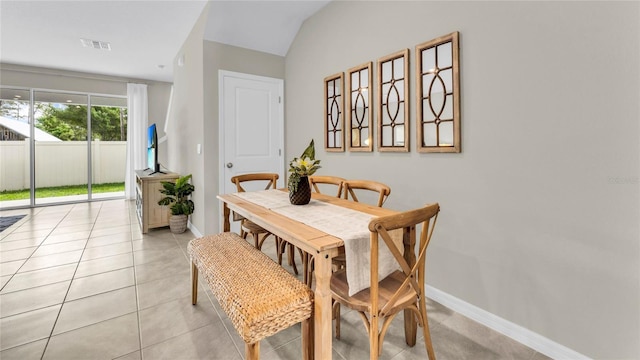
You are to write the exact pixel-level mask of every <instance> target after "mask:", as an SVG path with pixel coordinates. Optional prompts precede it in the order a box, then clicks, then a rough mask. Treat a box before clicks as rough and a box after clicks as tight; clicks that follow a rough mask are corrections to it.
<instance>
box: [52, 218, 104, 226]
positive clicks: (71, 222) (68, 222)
mask: <svg viewBox="0 0 640 360" xmlns="http://www.w3.org/2000/svg"><path fill="white" fill-rule="evenodd" d="M95 221H96V219H95V218H94V217H92V216H80V217H73V218H69V217H67V218H65V219H64V220H62V221H61V222H60V225H58V226H61V227H67V226H75V225H85V224H93V223H94V222H95Z"/></svg>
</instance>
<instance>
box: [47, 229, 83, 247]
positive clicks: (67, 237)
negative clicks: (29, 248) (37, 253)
mask: <svg viewBox="0 0 640 360" xmlns="http://www.w3.org/2000/svg"><path fill="white" fill-rule="evenodd" d="M90 233H91V231H89V230H86V231H78V232H73V233H68V234H62V235H49V236H47V238H46V239H45V240H44V242H43V243H42V244H43V245H51V244H57V243H61V242H66V241H73V240H86V239H87V238H89V234H90Z"/></svg>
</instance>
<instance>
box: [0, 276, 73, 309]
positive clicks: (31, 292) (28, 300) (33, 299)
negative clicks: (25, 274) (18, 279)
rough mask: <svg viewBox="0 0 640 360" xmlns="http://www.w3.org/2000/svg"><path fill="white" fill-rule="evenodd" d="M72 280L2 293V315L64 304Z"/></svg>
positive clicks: (0, 298) (0, 299)
mask: <svg viewBox="0 0 640 360" xmlns="http://www.w3.org/2000/svg"><path fill="white" fill-rule="evenodd" d="M70 283H71V281H63V282H59V283H55V284H50V285H44V286H38V287H35V288H31V289H27V290H20V291H15V292H11V293H7V294H2V295H0V303H2V307H0V316H1V317H3V318H4V317H7V316H11V315H16V314H20V313H23V312H26V311H31V310H36V309H41V308H45V307H48V306H51V305H57V304H62V301H63V300H64V296H65V295H66V294H67V290H68V289H69V284H70Z"/></svg>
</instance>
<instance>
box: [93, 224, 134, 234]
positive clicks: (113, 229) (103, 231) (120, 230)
mask: <svg viewBox="0 0 640 360" xmlns="http://www.w3.org/2000/svg"><path fill="white" fill-rule="evenodd" d="M129 232H131V226H129V224H126V225H121V226H114V227H110V228H106V229H99V230H94V231H92V232H91V237H97V236H104V235H113V234H120V233H129Z"/></svg>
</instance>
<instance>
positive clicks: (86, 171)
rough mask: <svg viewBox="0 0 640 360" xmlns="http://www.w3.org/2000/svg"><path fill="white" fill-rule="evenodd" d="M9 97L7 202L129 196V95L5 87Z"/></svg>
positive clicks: (1, 163) (4, 141) (1, 165)
mask: <svg viewBox="0 0 640 360" xmlns="http://www.w3.org/2000/svg"><path fill="white" fill-rule="evenodd" d="M1 101H2V103H1V105H2V106H0V115H1V116H2V118H1V119H0V130H2V134H1V135H2V137H1V138H0V174H1V175H0V208H11V207H23V206H37V205H47V204H53V203H64V202H78V201H90V200H93V199H105V198H121V197H123V196H124V177H125V166H126V160H125V159H126V144H127V142H126V141H127V138H126V136H127V108H126V107H127V100H126V98H125V97H115V96H106V95H92V94H83V93H71V92H58V91H51V90H37V89H36V90H30V89H5V88H3V89H2V98H1ZM30 119H33V120H30Z"/></svg>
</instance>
